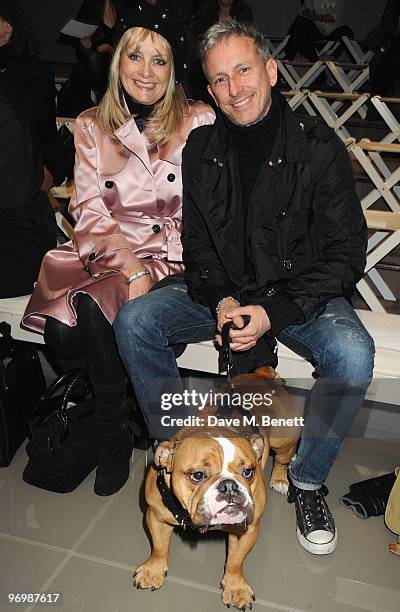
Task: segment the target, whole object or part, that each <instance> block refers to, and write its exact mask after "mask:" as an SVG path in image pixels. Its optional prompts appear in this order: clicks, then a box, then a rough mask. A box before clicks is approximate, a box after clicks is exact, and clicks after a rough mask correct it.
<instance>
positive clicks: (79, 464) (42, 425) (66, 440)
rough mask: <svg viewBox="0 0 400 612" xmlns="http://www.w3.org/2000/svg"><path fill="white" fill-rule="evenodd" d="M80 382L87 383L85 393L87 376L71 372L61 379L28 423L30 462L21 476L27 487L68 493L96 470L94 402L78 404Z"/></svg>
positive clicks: (86, 400) (96, 447) (54, 384)
mask: <svg viewBox="0 0 400 612" xmlns="http://www.w3.org/2000/svg"><path fill="white" fill-rule="evenodd" d="M82 382H86V384H87V388H86V390H87V389H88V388H89V387H88V385H89V382H88V376H87V372H86V371H84V370H72V371H70V372H67V373H65V374H63V375H62V376H60V377H59V378H58V379H57V380H56V381H55V382H54V383H53V384H52V385H51V386H50V387H49V389H47V390H46V392H45V393H44V395H43V396H42V397H41V398H40V400H39V402H38V404H37V406H36V409H35V411H34V416H33V418H32V420H31V421H30V423H29V430H30V440H29V442H28V445H27V447H26V451H27V454H28V457H29V461H28V464H27V466H26V467H25V469H24V472H23V475H22V477H23V479H24V480H25V482H27V483H28V484H31V485H33V486H35V487H39V488H41V489H47V490H48V491H55V492H57V493H68V492H70V491H73V490H74V489H75V488H76V487H77V486H78V485H79V484H80V483H81V482H82V481H83V480H84V479H85V478H86V476H87V475H88V474H89V473H90V472H91V471H92V470H93V469H94V468H95V467H96V465H97V462H98V457H99V444H98V440H97V436H96V429H95V421H94V399H85V400H83V401H82V400H79V397H78V396H77V387H78V386H80V387H82ZM60 389H61V391H62V392H61V393H59V391H60ZM84 394H85V393H83V395H84ZM79 395H81V396H82V388H80V393H79ZM71 400H74V401H71ZM75 401H77V403H75Z"/></svg>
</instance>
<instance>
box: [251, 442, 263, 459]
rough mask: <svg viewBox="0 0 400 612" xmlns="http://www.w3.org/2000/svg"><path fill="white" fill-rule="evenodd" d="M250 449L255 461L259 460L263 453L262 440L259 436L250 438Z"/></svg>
mask: <svg viewBox="0 0 400 612" xmlns="http://www.w3.org/2000/svg"><path fill="white" fill-rule="evenodd" d="M250 444H251V448H252V449H253V451H254V454H255V456H256V459H257V461H259V459H261V457H262V454H263V452H264V439H263V438H262V437H261V436H252V437H251V438H250Z"/></svg>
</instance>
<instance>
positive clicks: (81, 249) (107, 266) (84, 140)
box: [69, 117, 143, 277]
mask: <svg viewBox="0 0 400 612" xmlns="http://www.w3.org/2000/svg"><path fill="white" fill-rule="evenodd" d="M75 150H76V158H75V173H74V177H75V192H74V194H73V197H72V198H71V202H70V205H69V212H70V213H71V215H72V217H73V218H74V219H75V221H76V225H75V227H74V244H75V248H76V250H77V252H78V254H79V257H80V259H81V261H82V264H83V266H84V267H85V268H86V269H87V270H88V272H89V274H90V275H91V276H92V277H98V276H99V275H101V274H103V273H106V272H110V271H120V270H121V269H122V268H130V269H131V270H132V272H133V271H135V270H136V269H137V270H140V269H142V268H143V266H142V264H141V262H140V260H139V258H138V257H136V255H135V254H134V252H133V250H132V249H131V247H130V245H129V242H128V240H127V239H126V238H125V237H124V235H123V234H122V232H121V228H120V225H119V223H118V222H117V221H116V220H115V219H113V218H112V216H111V214H110V211H109V209H108V208H107V206H106V205H105V203H104V201H103V198H102V195H101V191H100V185H99V177H98V169H97V165H96V162H97V155H98V151H97V147H96V142H95V139H94V135H93V123H92V124H89V125H88V126H86V125H84V124H83V122H82V120H81V119H80V118H79V117H78V119H77V120H76V123H75Z"/></svg>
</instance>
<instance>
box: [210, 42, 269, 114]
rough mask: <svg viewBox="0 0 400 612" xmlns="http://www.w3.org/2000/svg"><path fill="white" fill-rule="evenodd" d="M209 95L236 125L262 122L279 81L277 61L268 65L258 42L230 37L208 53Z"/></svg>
mask: <svg viewBox="0 0 400 612" xmlns="http://www.w3.org/2000/svg"><path fill="white" fill-rule="evenodd" d="M205 69H206V73H207V78H208V82H209V85H208V91H209V93H210V94H211V96H212V97H213V98H214V100H215V102H216V104H217V105H218V107H219V108H220V109H221V111H222V112H223V113H224V114H225V115H226V116H227V117H228V118H229V119H230V120H231V121H232V122H233V123H235V124H236V125H251V124H253V123H257V122H258V121H260V120H261V119H262V118H263V117H265V115H266V114H267V112H268V111H269V108H270V106H271V87H273V86H274V85H275V84H276V81H277V66H276V62H275V60H273V59H272V58H269V59H268V60H266V61H264V60H263V58H262V57H261V55H259V54H258V53H257V51H256V47H255V45H254V42H253V41H252V40H251V39H250V38H247V37H245V36H238V35H236V34H234V35H232V36H229V37H227V38H225V39H223V40H221V41H220V42H219V43H217V44H216V45H215V46H214V47H212V48H211V49H210V51H209V52H208V53H207V56H206V60H205Z"/></svg>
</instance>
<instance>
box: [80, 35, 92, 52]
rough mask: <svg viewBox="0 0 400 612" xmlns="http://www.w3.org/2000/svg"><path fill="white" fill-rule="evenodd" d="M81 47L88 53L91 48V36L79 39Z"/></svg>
mask: <svg viewBox="0 0 400 612" xmlns="http://www.w3.org/2000/svg"><path fill="white" fill-rule="evenodd" d="M79 42H80V43H81V45H82V47H83V48H84V49H87V50H88V51H89V50H90V49H91V48H92V37H91V36H83V37H82V38H80V39H79Z"/></svg>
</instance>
